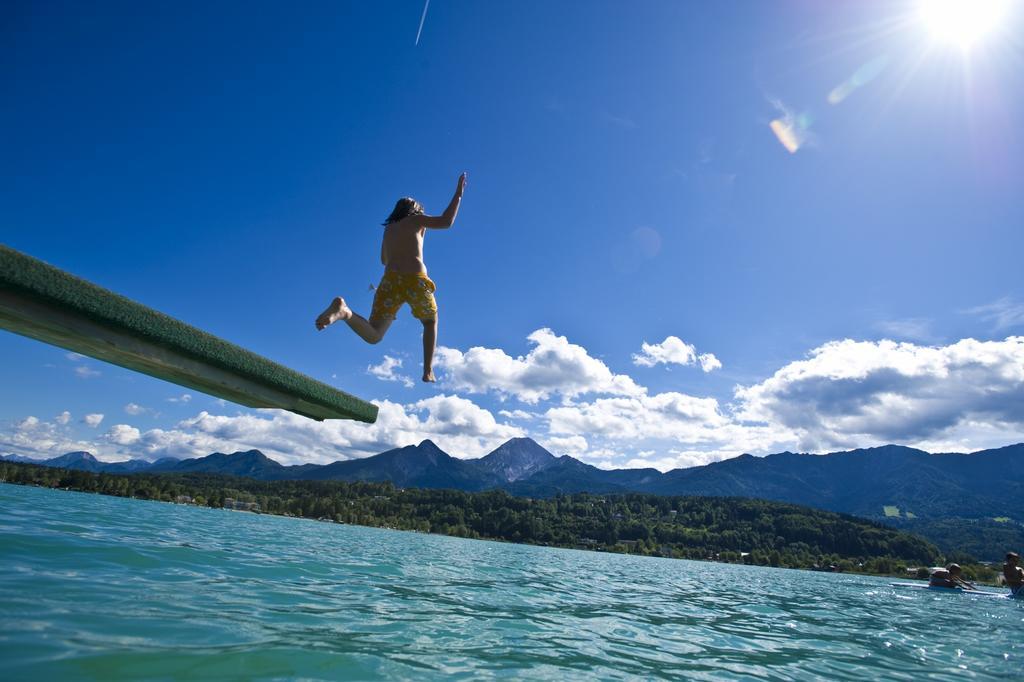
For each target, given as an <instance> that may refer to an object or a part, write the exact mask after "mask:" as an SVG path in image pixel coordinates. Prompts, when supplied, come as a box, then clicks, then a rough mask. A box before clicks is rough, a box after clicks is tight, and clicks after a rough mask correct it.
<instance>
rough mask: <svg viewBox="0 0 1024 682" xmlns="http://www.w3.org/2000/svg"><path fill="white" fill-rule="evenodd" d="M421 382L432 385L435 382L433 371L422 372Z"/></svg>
mask: <svg viewBox="0 0 1024 682" xmlns="http://www.w3.org/2000/svg"><path fill="white" fill-rule="evenodd" d="M423 381H425V382H427V383H428V384H432V383H434V382H435V381H437V379H435V378H434V370H429V371H426V372H424V373H423Z"/></svg>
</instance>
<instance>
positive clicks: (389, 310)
mask: <svg viewBox="0 0 1024 682" xmlns="http://www.w3.org/2000/svg"><path fill="white" fill-rule="evenodd" d="M435 290H436V287H435V286H434V283H433V282H432V281H430V278H429V277H427V274H426V273H425V272H395V271H394V270H385V271H384V276H383V277H381V278H380V284H378V285H377V293H376V294H374V296H373V310H372V311H371V312H370V319H371V320H381V319H386V320H393V319H395V314H396V313H397V312H398V309H399V308H401V307H402V304H403V303H408V304H409V307H410V308H412V314H413V317H415V318H416V319H418V320H433V319H435V318H437V301H435V300H434V291H435Z"/></svg>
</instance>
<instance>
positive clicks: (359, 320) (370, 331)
mask: <svg viewBox="0 0 1024 682" xmlns="http://www.w3.org/2000/svg"><path fill="white" fill-rule="evenodd" d="M345 322H347V323H348V326H349V327H350V328H351V329H352V331H354V332H355V333H356V334H358V335H359V337H360V338H361V339H362V340H363V341H366V342H367V343H379V342H380V340H381V339H383V338H384V335H385V334H387V332H388V328H390V327H391V323H392V322H394V320H393V319H391V318H387V317H371V318H370V319H369V320H367V319H366V318H365V317H363V316H362V315H357V314H356V313H351V312H350V315H349V318H348V319H347V320H345Z"/></svg>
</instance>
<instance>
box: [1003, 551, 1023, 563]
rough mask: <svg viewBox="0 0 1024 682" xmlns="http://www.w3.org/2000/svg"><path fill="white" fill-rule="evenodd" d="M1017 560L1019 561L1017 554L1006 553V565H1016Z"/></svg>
mask: <svg viewBox="0 0 1024 682" xmlns="http://www.w3.org/2000/svg"><path fill="white" fill-rule="evenodd" d="M1018 559H1020V555H1019V554H1017V553H1016V552H1007V553H1006V563H1008V564H1015V563H1017V560H1018Z"/></svg>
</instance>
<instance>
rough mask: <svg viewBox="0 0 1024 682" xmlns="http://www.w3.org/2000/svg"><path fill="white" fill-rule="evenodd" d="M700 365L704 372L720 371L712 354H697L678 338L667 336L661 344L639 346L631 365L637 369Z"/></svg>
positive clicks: (719, 364) (716, 359)
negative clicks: (658, 366)
mask: <svg viewBox="0 0 1024 682" xmlns="http://www.w3.org/2000/svg"><path fill="white" fill-rule="evenodd" d="M698 363H699V364H700V367H701V369H702V370H704V371H705V372H710V371H712V370H716V369H721V367H722V363H721V362H719V360H718V358H716V357H715V356H714V355H713V354H712V353H702V354H700V355H698V354H697V349H696V348H695V347H694V346H693V345H692V344H689V343H686V342H685V341H683V340H682V339H680V338H679V337H678V336H667V337H665V340H664V341H662V342H661V343H647V342H646V341H645V342H644V343H643V344H642V345H641V346H640V352H639V353H634V354H633V364H634V365H637V366H639V367H654V366H655V365H660V364H665V365H684V366H685V365H694V364H698Z"/></svg>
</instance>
